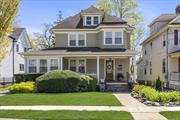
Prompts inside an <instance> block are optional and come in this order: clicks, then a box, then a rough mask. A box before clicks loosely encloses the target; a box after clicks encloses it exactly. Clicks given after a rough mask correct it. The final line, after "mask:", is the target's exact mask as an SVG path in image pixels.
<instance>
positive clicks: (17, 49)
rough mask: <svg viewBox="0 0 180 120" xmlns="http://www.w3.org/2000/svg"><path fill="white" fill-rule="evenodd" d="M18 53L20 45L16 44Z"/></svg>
mask: <svg viewBox="0 0 180 120" xmlns="http://www.w3.org/2000/svg"><path fill="white" fill-rule="evenodd" d="M16 52H19V44H16Z"/></svg>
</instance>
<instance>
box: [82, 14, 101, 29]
mask: <svg viewBox="0 0 180 120" xmlns="http://www.w3.org/2000/svg"><path fill="white" fill-rule="evenodd" d="M87 17H91V25H87V23H86V22H87ZM94 17H98V24H99V23H100V22H101V21H100V15H84V19H85V20H84V21H85V22H84V26H96V25H98V24H94Z"/></svg>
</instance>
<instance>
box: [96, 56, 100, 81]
mask: <svg viewBox="0 0 180 120" xmlns="http://www.w3.org/2000/svg"><path fill="white" fill-rule="evenodd" d="M99 60H100V59H99V56H96V70H97V71H96V72H97V73H96V77H97V80H98V83H99V81H100V76H99V73H100V72H99V70H100V69H99V68H100V65H99V63H100V62H99Z"/></svg>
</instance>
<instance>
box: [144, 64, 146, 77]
mask: <svg viewBox="0 0 180 120" xmlns="http://www.w3.org/2000/svg"><path fill="white" fill-rule="evenodd" d="M144 75H146V66H145V67H144Z"/></svg>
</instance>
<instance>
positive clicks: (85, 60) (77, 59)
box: [68, 58, 87, 74]
mask: <svg viewBox="0 0 180 120" xmlns="http://www.w3.org/2000/svg"><path fill="white" fill-rule="evenodd" d="M70 60H76V72H79V69H78V63H79V60H84V62H85V65H84V67H85V73H84V74H86V72H87V69H86V66H87V59H86V58H68V70H70Z"/></svg>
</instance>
